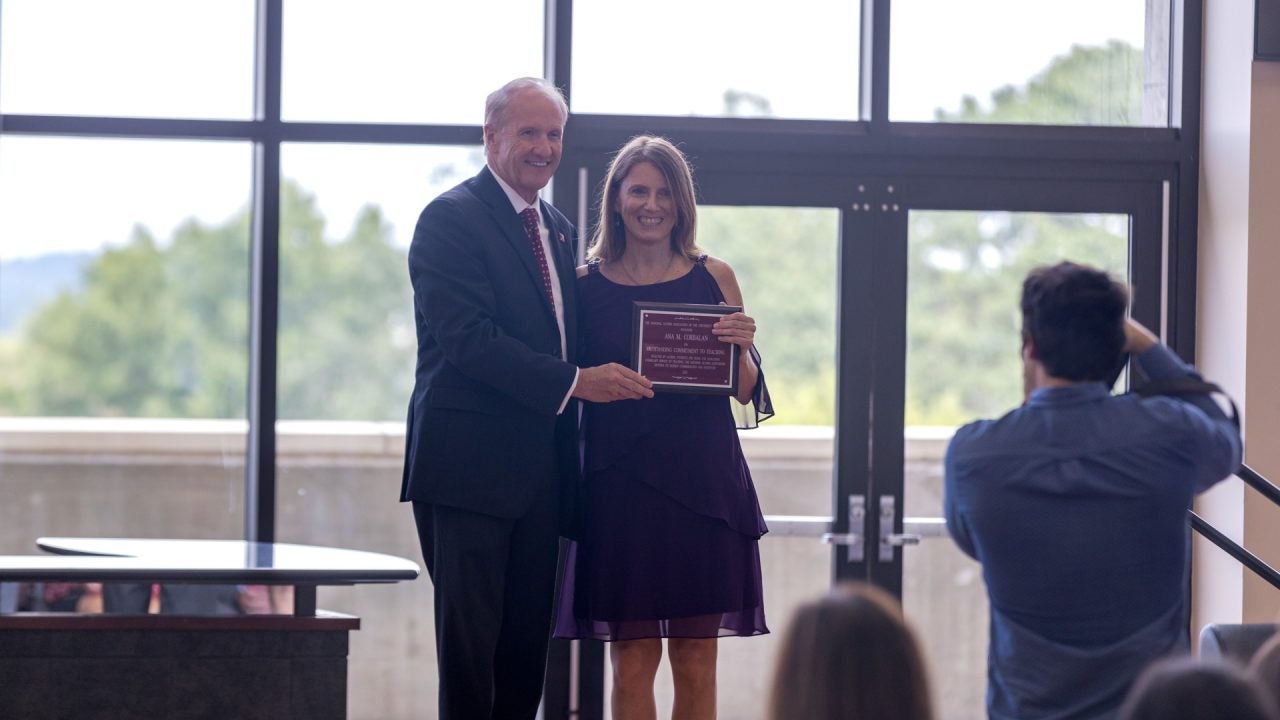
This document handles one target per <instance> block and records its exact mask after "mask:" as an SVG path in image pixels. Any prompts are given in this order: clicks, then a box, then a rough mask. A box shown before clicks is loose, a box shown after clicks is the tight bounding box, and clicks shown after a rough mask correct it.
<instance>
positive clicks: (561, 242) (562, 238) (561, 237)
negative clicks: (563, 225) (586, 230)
mask: <svg viewBox="0 0 1280 720" xmlns="http://www.w3.org/2000/svg"><path fill="white" fill-rule="evenodd" d="M557 234H558V235H559V236H560V238H559V239H560V244H561V245H563V244H564V233H557Z"/></svg>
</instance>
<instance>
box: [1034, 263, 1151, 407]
mask: <svg viewBox="0 0 1280 720" xmlns="http://www.w3.org/2000/svg"><path fill="white" fill-rule="evenodd" d="M1128 304H1129V293H1128V291H1127V290H1125V287H1124V285H1121V284H1120V283H1118V282H1116V281H1115V280H1113V279H1112V278H1111V276H1109V275H1107V274H1106V273H1105V272H1102V271H1101V270H1096V269H1094V268H1091V267H1087V266H1084V265H1077V264H1075V263H1072V262H1061V263H1058V264H1057V265H1050V266H1046V267H1041V268H1037V269H1035V270H1032V271H1031V273H1030V274H1028V275H1027V278H1026V280H1024V281H1023V283H1022V343H1023V348H1024V352H1025V351H1026V350H1027V349H1031V355H1032V357H1033V359H1035V360H1037V361H1039V363H1040V364H1041V365H1042V366H1044V369H1045V372H1046V373H1048V374H1049V375H1051V376H1052V377H1055V378H1060V379H1062V380H1069V381H1072V382H1083V381H1106V380H1109V379H1111V376H1112V375H1113V373H1115V370H1116V368H1117V367H1119V364H1120V360H1121V358H1122V357H1123V355H1124V344H1125V336H1124V316H1125V308H1126V307H1127V306H1128Z"/></svg>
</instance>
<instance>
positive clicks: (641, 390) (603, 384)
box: [573, 363, 653, 402]
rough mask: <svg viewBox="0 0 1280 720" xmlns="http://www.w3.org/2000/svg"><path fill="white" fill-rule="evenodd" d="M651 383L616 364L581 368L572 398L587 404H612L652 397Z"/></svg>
mask: <svg viewBox="0 0 1280 720" xmlns="http://www.w3.org/2000/svg"><path fill="white" fill-rule="evenodd" d="M652 388H653V383H651V382H649V381H648V380H647V379H645V377H644V376H643V375H641V374H640V373H638V372H636V371H634V370H632V369H631V368H628V367H624V366H622V365H619V364H618V363H608V364H607V365H597V366H595V367H589V368H582V369H581V370H579V371H578V385H577V387H575V388H574V389H573V396H574V397H576V398H579V399H581V400H586V401H587V402H613V401H614V400H637V399H639V398H651V397H653V390H652Z"/></svg>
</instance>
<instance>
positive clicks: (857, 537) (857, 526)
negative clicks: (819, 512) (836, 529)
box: [822, 495, 867, 563]
mask: <svg viewBox="0 0 1280 720" xmlns="http://www.w3.org/2000/svg"><path fill="white" fill-rule="evenodd" d="M866 532H867V497H866V496H865V495H850V496H849V532H847V533H823V534H822V542H824V543H826V544H828V545H843V546H844V547H845V562H851V563H860V562H862V561H863V560H864V559H865V558H866V556H867V543H866Z"/></svg>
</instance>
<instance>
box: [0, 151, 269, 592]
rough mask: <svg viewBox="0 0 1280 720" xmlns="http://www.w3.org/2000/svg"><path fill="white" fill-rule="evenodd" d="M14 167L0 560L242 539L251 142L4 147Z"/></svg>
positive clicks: (1, 385)
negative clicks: (136, 539)
mask: <svg viewBox="0 0 1280 720" xmlns="http://www.w3.org/2000/svg"><path fill="white" fill-rule="evenodd" d="M0 157H3V158H4V162H3V163H2V164H0V437H2V439H0V447H2V448H3V451H2V452H0V479H2V480H3V489H4V497H5V498H6V500H5V502H3V503H0V552H5V553H13V554H25V553H32V552H34V550H35V547H34V542H35V539H36V538H37V537H39V536H42V535H101V536H106V537H112V536H116V537H121V536H125V537H127V536H140V537H166V536H168V537H174V536H177V537H209V538H228V537H237V536H239V535H240V532H241V527H242V526H243V500H242V498H243V494H244V491H243V483H244V447H245V433H246V424H245V400H246V394H247V388H246V382H245V379H246V369H247V367H248V319H249V307H248V283H249V266H248V262H247V259H248V257H249V216H248V208H249V197H250V172H249V170H250V167H251V148H250V146H249V144H248V143H201V142H168V141H143V140H82V139H64V138H41V137H9V136H6V137H4V138H3V139H0ZM83 590H84V589H83V588H78V589H69V588H66V587H62V588H60V589H59V588H50V589H49V590H48V592H47V593H45V595H42V596H41V597H40V602H41V603H44V605H42V607H49V608H53V609H70V608H69V607H68V606H67V605H66V604H67V603H74V602H75V601H76V599H77V598H78V597H79V599H84V598H83V597H80V595H78V594H83Z"/></svg>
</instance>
